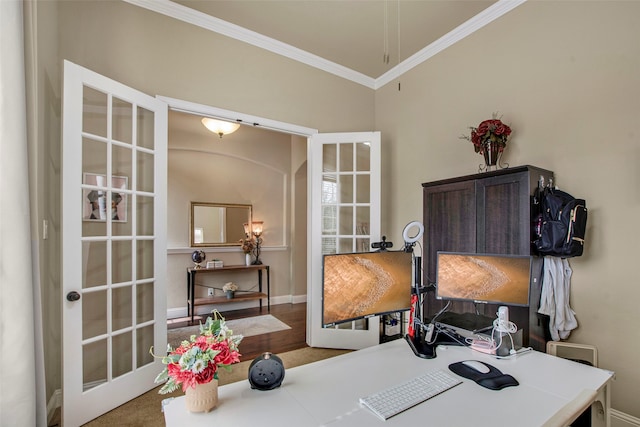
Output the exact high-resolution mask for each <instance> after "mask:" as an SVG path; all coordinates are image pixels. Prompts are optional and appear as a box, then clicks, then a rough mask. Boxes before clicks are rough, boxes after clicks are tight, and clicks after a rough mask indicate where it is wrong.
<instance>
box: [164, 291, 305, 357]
mask: <svg viewBox="0 0 640 427" xmlns="http://www.w3.org/2000/svg"><path fill="white" fill-rule="evenodd" d="M220 314H222V315H223V316H224V318H225V319H226V320H234V319H241V318H244V317H253V316H260V315H263V314H271V315H273V316H274V317H276V318H278V319H279V320H281V321H283V322H284V323H286V324H287V325H289V326H290V327H291V329H287V330H286V331H278V332H272V333H268V334H262V335H257V336H253V337H244V338H243V339H242V342H241V343H240V353H242V360H251V359H254V358H256V357H257V356H259V355H261V354H262V353H264V352H266V351H268V352H271V353H274V354H278V353H284V352H285V351H290V350H297V349H299V348H304V347H308V346H307V343H306V328H307V304H306V303H301V304H278V305H272V306H271V311H268V310H267V308H266V306H265V307H263V308H262V311H260V308H259V307H255V308H248V309H244V310H234V311H221V312H220ZM205 319H206V316H196V317H195V319H194V320H195V324H196V325H197V324H198V323H199V322H204V321H205ZM189 325H190V321H189V320H187V319H176V320H169V322H168V324H167V329H172V328H181V327H184V326H189Z"/></svg>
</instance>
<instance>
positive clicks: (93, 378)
mask: <svg viewBox="0 0 640 427" xmlns="http://www.w3.org/2000/svg"><path fill="white" fill-rule="evenodd" d="M107 366H108V365H107V340H106V339H102V340H99V341H96V342H92V343H89V344H84V345H83V346H82V384H83V385H84V387H83V388H84V391H86V390H89V389H91V388H93V387H96V386H99V385H100V384H103V383H105V382H106V381H107Z"/></svg>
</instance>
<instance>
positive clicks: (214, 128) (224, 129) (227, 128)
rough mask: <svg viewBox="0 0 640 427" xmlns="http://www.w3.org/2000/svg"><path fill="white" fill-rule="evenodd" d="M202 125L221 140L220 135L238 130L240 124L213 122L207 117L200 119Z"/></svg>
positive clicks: (213, 120)
mask: <svg viewBox="0 0 640 427" xmlns="http://www.w3.org/2000/svg"><path fill="white" fill-rule="evenodd" d="M202 124H203V125H204V126H205V127H206V128H207V129H209V130H210V131H211V132H213V133H217V134H218V135H220V138H222V135H229V134H230V133H233V132H235V131H237V130H238V128H239V127H240V124H238V123H232V122H225V121H222V120H215V119H211V118H209V117H203V118H202Z"/></svg>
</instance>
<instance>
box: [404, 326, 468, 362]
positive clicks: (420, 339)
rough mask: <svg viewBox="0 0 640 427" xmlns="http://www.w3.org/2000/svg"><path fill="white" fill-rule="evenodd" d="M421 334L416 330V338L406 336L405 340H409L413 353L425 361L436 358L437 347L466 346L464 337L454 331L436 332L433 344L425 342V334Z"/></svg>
mask: <svg viewBox="0 0 640 427" xmlns="http://www.w3.org/2000/svg"><path fill="white" fill-rule="evenodd" d="M420 332H421V331H419V330H416V335H415V336H414V337H410V336H409V335H405V339H406V340H407V343H409V347H411V350H413V353H414V354H415V355H416V356H418V357H422V358H423V359H433V358H434V357H436V356H437V354H436V347H438V346H439V345H466V344H464V342H465V341H464V340H465V338H464V336H462V335H459V334H457V333H456V332H454V331H452V330H451V331H447V332H446V333H444V332H436V333H437V336H436V339H435V341H434V342H432V343H431V344H429V343H427V342H426V341H425V339H424V334H423V333H422V334H421V333H420Z"/></svg>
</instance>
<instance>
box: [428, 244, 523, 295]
mask: <svg viewBox="0 0 640 427" xmlns="http://www.w3.org/2000/svg"><path fill="white" fill-rule="evenodd" d="M531 259H532V258H531V257H530V256H528V255H495V254H475V253H461V252H438V254H437V266H436V298H438V299H442V300H461V301H470V302H475V303H491V304H502V305H513V306H528V305H529V283H530V281H531Z"/></svg>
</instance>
